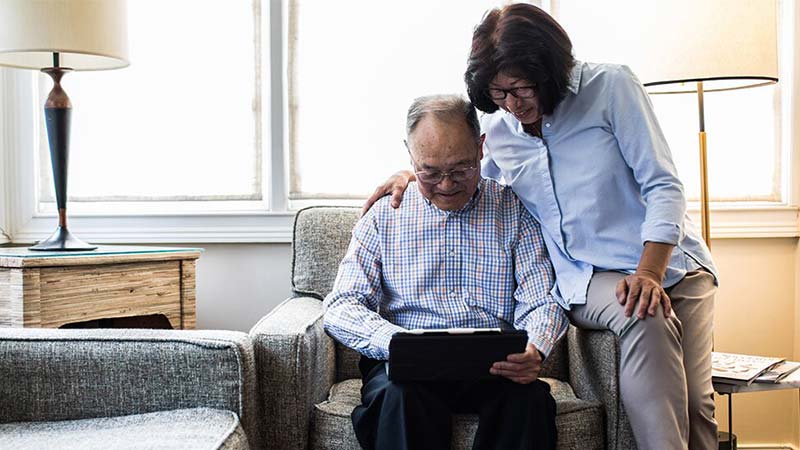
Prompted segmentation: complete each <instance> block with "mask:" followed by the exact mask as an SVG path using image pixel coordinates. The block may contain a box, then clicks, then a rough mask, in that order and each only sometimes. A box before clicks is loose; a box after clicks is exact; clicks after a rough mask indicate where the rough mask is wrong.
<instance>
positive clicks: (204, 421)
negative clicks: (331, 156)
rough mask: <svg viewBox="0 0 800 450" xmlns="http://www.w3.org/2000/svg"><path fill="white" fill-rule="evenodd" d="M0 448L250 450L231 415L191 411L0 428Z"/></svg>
mask: <svg viewBox="0 0 800 450" xmlns="http://www.w3.org/2000/svg"><path fill="white" fill-rule="evenodd" d="M0 448H2V449H5V450H23V449H42V448H58V449H62V450H71V449H76V450H77V449H82V450H83V449H97V450H107V449H120V450H122V449H142V448H158V449H160V450H169V449H176V450H178V449H187V450H188V449H204V450H208V449H224V450H248V449H249V448H250V447H249V445H248V443H247V437H246V436H245V434H244V430H243V429H242V426H241V425H240V423H239V418H238V416H237V415H236V414H235V413H234V412H232V411H226V410H219V409H211V408H190V409H177V410H172V411H160V412H154V413H147V414H134V415H130V416H120V417H102V418H96V419H80V420H63V421H53V422H14V423H6V424H0Z"/></svg>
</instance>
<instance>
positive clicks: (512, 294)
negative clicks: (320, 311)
mask: <svg viewBox="0 0 800 450" xmlns="http://www.w3.org/2000/svg"><path fill="white" fill-rule="evenodd" d="M406 131H407V135H408V142H407V144H406V145H407V147H408V150H409V153H410V155H411V161H412V164H413V166H414V170H415V172H416V177H417V183H416V184H412V185H410V186H409V188H408V191H407V193H406V196H405V199H404V201H403V203H402V205H401V206H400V207H399V208H398V209H393V208H392V207H391V206H390V205H389V198H388V197H384V198H383V199H381V200H380V201H378V202H377V203H376V204H375V205H374V206H373V207H372V208H371V209H370V210H369V211H368V212H367V213H366V214H365V215H364V217H362V218H361V220H360V221H359V222H358V224H357V225H356V226H355V229H354V230H353V238H352V241H351V242H350V247H349V249H348V251H347V255H346V256H345V258H344V259H343V260H342V263H341V266H340V268H339V274H338V277H337V279H336V283H335V285H334V288H333V291H332V292H331V293H330V295H328V297H327V298H326V299H325V302H324V304H325V308H326V312H325V319H324V325H325V330H326V331H327V332H328V333H329V334H330V335H331V336H333V338H335V339H336V340H338V341H339V342H342V343H343V344H344V345H346V346H348V347H350V348H352V349H354V350H356V351H358V352H359V353H361V354H362V359H361V362H360V364H359V368H360V369H361V374H362V377H363V388H362V390H361V400H362V404H361V405H360V406H358V407H357V408H356V409H355V410H354V411H353V414H352V419H353V427H354V429H355V433H356V436H357V437H358V440H359V443H360V444H361V446H362V447H363V448H364V449H381V450H389V449H415V450H416V449H447V448H450V423H451V414H452V413H476V414H478V415H479V426H478V432H477V434H476V437H475V448H480V449H490V448H493V449H504V450H509V449H533V448H536V449H552V448H555V442H556V428H555V402H554V400H553V398H552V396H551V395H550V390H549V387H548V385H547V384H546V383H544V382H542V381H540V380H538V379H537V377H538V374H539V370H540V368H541V363H542V360H543V358H546V357H547V355H549V354H550V351H551V350H552V349H553V346H554V344H555V343H556V341H557V340H558V339H560V338H561V337H562V336H563V334H564V332H565V331H566V327H567V319H566V316H565V315H564V312H563V311H562V309H561V308H560V307H559V305H558V304H557V303H556V301H555V299H554V298H553V297H552V296H551V294H550V291H551V289H552V288H553V285H554V274H553V268H552V266H551V264H550V260H549V259H548V256H547V251H546V249H545V246H544V243H543V238H542V233H541V230H540V227H539V224H538V223H537V222H536V221H535V220H534V219H533V218H532V217H531V215H530V214H529V213H528V211H527V210H526V209H525V207H524V206H523V205H522V203H521V202H520V201H519V200H518V199H517V198H516V196H515V195H514V194H513V192H512V191H511V189H509V188H507V187H505V186H502V185H500V184H498V183H496V182H494V181H491V180H485V179H482V178H481V176H480V160H481V158H482V156H483V155H482V148H481V147H482V138H481V136H480V132H479V124H478V119H477V116H476V113H475V110H474V109H473V107H472V105H471V104H470V103H469V102H467V101H466V100H464V99H463V98H461V97H459V96H431V97H423V98H419V99H417V100H415V101H414V103H413V104H412V105H411V107H410V108H409V111H408V117H407V124H406ZM508 326H511V327H514V328H517V329H520V330H525V331H526V332H527V334H528V345H527V348H526V351H525V352H524V353H519V354H512V355H509V356H508V357H507V359H506V360H505V361H498V362H496V363H494V365H493V366H492V368H491V369H490V372H491V373H492V374H494V375H497V377H496V379H494V380H484V381H474V382H458V383H444V382H393V381H390V380H389V379H388V377H387V371H386V367H385V366H386V361H387V360H388V358H389V341H390V340H391V339H392V335H393V334H395V333H397V332H402V331H405V330H408V329H413V328H429V329H440V328H456V327H475V328H497V327H508Z"/></svg>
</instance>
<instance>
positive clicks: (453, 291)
mask: <svg viewBox="0 0 800 450" xmlns="http://www.w3.org/2000/svg"><path fill="white" fill-rule="evenodd" d="M450 297H452V298H456V291H455V289H454V290H452V291H450Z"/></svg>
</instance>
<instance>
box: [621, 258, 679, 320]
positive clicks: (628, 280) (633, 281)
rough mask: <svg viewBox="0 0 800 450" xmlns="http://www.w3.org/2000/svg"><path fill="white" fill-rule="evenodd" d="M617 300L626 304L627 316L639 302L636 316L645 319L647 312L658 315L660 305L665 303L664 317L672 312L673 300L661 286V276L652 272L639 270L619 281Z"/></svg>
mask: <svg viewBox="0 0 800 450" xmlns="http://www.w3.org/2000/svg"><path fill="white" fill-rule="evenodd" d="M617 301H618V302H619V303H620V304H621V305H625V317H630V316H631V315H632V314H633V310H634V308H636V302H637V301H638V302H639V308H638V311H637V312H636V317H638V318H639V319H644V318H645V316H646V314H649V315H650V317H654V316H655V315H656V311H657V310H658V305H659V304H663V305H664V317H669V316H670V314H672V302H671V301H670V299H669V296H668V295H667V293H666V292H664V288H663V287H661V281H660V280H659V277H658V276H657V275H656V274H654V273H651V272H648V271H642V270H637V271H636V273H634V274H632V275H628V276H627V277H625V278H623V279H621V280H620V281H619V283H617Z"/></svg>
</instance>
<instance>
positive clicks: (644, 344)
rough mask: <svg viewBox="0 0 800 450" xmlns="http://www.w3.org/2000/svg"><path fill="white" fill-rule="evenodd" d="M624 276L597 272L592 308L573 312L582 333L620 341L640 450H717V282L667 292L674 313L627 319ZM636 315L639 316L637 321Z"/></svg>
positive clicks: (687, 283)
mask: <svg viewBox="0 0 800 450" xmlns="http://www.w3.org/2000/svg"><path fill="white" fill-rule="evenodd" d="M624 277H625V274H622V273H620V272H596V273H595V274H594V276H592V280H591V282H590V283H589V292H588V294H587V299H586V304H585V305H575V306H573V307H572V310H571V311H569V312H568V315H569V317H570V320H571V321H572V322H573V323H574V324H575V325H576V326H578V327H580V328H588V329H600V330H602V329H608V330H611V331H613V332H614V333H616V334H617V336H619V338H620V348H621V353H622V355H621V358H620V374H619V376H620V390H621V397H622V402H623V405H624V406H625V411H626V412H627V415H628V418H629V420H630V423H631V428H632V429H633V435H634V437H635V439H636V444H637V446H638V447H639V450H650V449H653V450H671V449H675V450H685V449H687V448H688V449H690V450H712V449H716V448H717V422H716V420H715V419H714V399H713V397H712V395H713V393H714V389H713V386H712V384H711V348H712V345H713V344H712V328H713V314H714V293H715V292H716V287H715V286H714V277H713V276H712V275H711V274H709V273H708V272H705V271H695V272H689V273H687V274H686V276H685V277H684V278H683V280H681V281H680V282H679V283H678V284H676V285H675V286H672V287H671V288H670V289H667V290H666V291H667V294H668V295H669V297H670V299H671V300H672V308H673V313H672V315H671V317H669V318H665V317H664V313H663V309H662V308H661V307H659V309H658V313H657V314H656V316H655V317H650V316H649V315H648V316H646V317H645V319H641V320H640V319H637V318H636V316H635V315H634V316H632V317H625V315H624V308H623V306H622V305H620V304H619V302H617V299H616V296H615V294H614V293H615V288H616V285H617V283H618V282H619V280H621V279H622V278H624ZM635 312H636V309H634V314H635Z"/></svg>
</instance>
